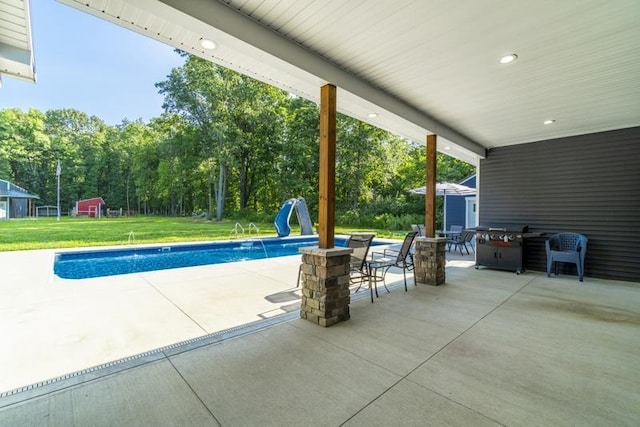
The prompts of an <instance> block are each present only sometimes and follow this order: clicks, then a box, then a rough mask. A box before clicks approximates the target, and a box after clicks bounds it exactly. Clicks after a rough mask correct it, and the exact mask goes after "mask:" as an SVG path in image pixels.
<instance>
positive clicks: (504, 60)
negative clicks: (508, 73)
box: [500, 53, 518, 64]
mask: <svg viewBox="0 0 640 427" xmlns="http://www.w3.org/2000/svg"><path fill="white" fill-rule="evenodd" d="M516 59H518V55H516V54H515V53H510V54H509V55H505V56H503V57H502V58H500V63H501V64H508V63H509V62H513V61H515V60H516Z"/></svg>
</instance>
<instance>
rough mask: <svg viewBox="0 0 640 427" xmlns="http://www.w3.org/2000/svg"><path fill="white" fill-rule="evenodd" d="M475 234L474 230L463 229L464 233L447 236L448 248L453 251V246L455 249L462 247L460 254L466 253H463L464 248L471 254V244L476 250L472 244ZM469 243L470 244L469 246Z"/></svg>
mask: <svg viewBox="0 0 640 427" xmlns="http://www.w3.org/2000/svg"><path fill="white" fill-rule="evenodd" d="M475 235H476V234H475V232H473V231H470V230H463V231H462V233H460V234H455V235H453V236H451V237H449V238H447V250H448V251H449V252H451V247H452V246H453V249H454V250H457V249H460V255H464V254H463V253H462V248H464V249H465V250H466V251H467V255H469V254H470V252H469V246H470V247H471V250H474V249H473V245H472V244H471V241H472V240H473V237H474V236H475ZM467 244H468V245H469V246H467ZM474 252H475V251H474Z"/></svg>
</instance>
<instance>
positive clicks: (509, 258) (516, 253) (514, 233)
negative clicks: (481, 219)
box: [475, 224, 539, 274]
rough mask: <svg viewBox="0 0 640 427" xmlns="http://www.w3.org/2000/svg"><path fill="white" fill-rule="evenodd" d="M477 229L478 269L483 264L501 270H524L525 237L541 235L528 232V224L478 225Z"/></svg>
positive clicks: (518, 272) (520, 271) (519, 271)
mask: <svg viewBox="0 0 640 427" xmlns="http://www.w3.org/2000/svg"><path fill="white" fill-rule="evenodd" d="M475 230H476V269H478V268H479V267H480V266H481V265H483V266H485V267H489V268H496V269H500V270H509V271H515V272H516V274H520V273H522V272H523V271H524V257H525V247H526V245H525V239H526V238H527V237H533V235H534V234H535V235H536V236H537V235H539V234H538V233H527V232H528V231H529V226H528V225H513V224H511V225H499V226H482V225H481V226H478V227H476V228H475Z"/></svg>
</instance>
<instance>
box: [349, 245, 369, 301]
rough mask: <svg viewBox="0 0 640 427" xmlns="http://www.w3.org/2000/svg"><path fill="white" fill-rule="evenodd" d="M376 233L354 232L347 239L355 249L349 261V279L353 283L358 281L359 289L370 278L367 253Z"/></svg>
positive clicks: (350, 246)
mask: <svg viewBox="0 0 640 427" xmlns="http://www.w3.org/2000/svg"><path fill="white" fill-rule="evenodd" d="M374 237H375V234H352V235H351V236H349V240H348V241H347V247H348V248H351V249H353V252H352V253H351V260H350V261H349V280H350V282H351V284H356V283H358V289H356V292H358V290H359V289H360V287H361V286H362V283H363V282H364V281H365V280H367V279H368V278H369V273H368V270H367V255H369V248H370V247H371V242H372V241H373V238H374Z"/></svg>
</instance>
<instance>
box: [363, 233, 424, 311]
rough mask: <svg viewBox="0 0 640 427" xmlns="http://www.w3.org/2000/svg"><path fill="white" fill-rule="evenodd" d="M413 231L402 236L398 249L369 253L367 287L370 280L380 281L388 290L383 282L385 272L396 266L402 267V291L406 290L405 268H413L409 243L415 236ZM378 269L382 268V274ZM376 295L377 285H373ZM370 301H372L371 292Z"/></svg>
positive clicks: (411, 243) (410, 243) (411, 242)
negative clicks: (402, 239)
mask: <svg viewBox="0 0 640 427" xmlns="http://www.w3.org/2000/svg"><path fill="white" fill-rule="evenodd" d="M417 234H418V233H416V232H415V231H410V232H409V233H407V235H406V236H405V237H404V241H403V242H402V246H401V247H400V250H399V251H396V250H392V249H385V250H384V251H383V252H382V253H380V252H373V253H372V254H371V261H369V287H370V288H371V282H372V281H373V282H376V283H377V282H379V281H382V284H383V285H384V288H385V289H386V290H387V292H390V291H389V288H387V284H386V282H385V277H386V275H387V272H388V271H389V269H390V268H391V267H398V268H401V269H402V274H403V276H404V291H405V292H407V270H409V271H411V270H413V255H412V254H411V245H413V240H414V239H415V238H416V235H417ZM378 270H382V275H378V273H377V272H378ZM375 291H376V296H378V287H377V285H376V286H375ZM371 302H373V293H372V294H371Z"/></svg>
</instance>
